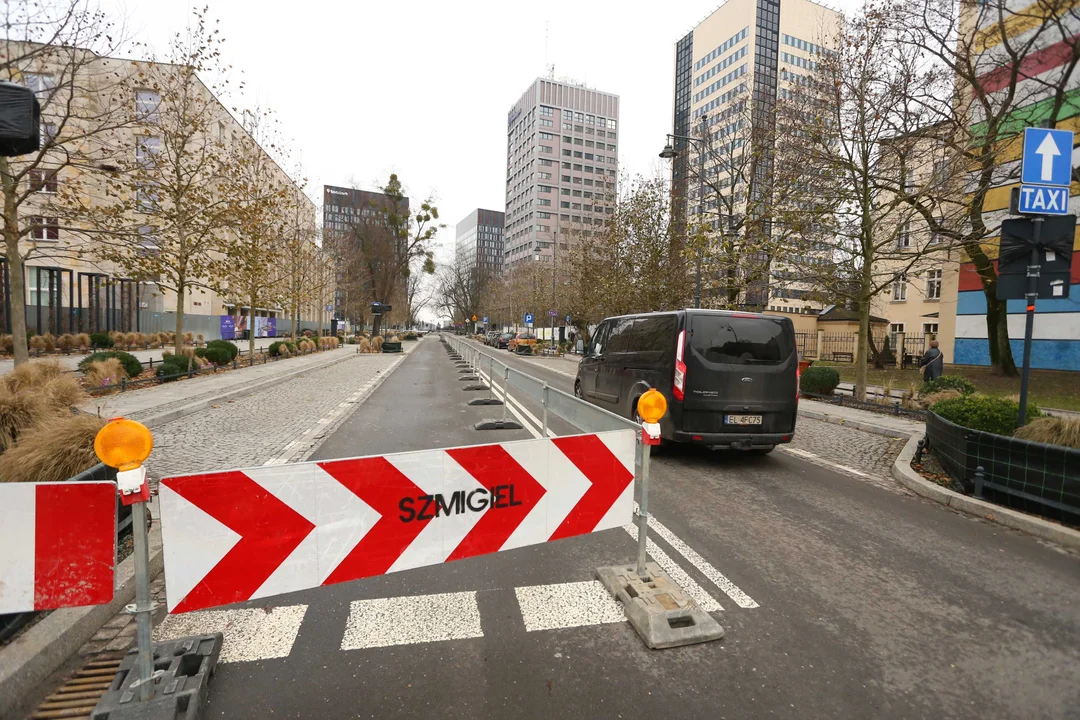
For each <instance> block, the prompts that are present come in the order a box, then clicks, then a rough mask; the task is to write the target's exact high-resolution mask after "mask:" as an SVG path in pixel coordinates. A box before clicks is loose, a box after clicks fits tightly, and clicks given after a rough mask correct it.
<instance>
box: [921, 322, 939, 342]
mask: <svg viewBox="0 0 1080 720" xmlns="http://www.w3.org/2000/svg"><path fill="white" fill-rule="evenodd" d="M937 326H938V324H937V323H923V324H922V331H923V335H929V336H930V339H931V340H933V339H934V338H936V337H937Z"/></svg>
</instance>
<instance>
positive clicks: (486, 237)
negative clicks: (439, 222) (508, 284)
mask: <svg viewBox="0 0 1080 720" xmlns="http://www.w3.org/2000/svg"><path fill="white" fill-rule="evenodd" d="M504 217H505V215H504V214H503V213H501V212H499V211H497V210H484V209H481V208H477V209H476V210H473V211H472V212H471V213H469V214H468V215H466V216H465V218H464V219H463V220H461V221H460V222H459V223H458V224H457V226H456V229H455V235H456V241H455V244H454V251H455V257H456V258H457V261H458V263H459V265H460V266H461V267H463V268H464V267H468V268H474V267H475V268H478V269H479V270H481V271H482V272H484V273H486V274H488V275H489V276H499V275H501V274H502V267H503V218H504Z"/></svg>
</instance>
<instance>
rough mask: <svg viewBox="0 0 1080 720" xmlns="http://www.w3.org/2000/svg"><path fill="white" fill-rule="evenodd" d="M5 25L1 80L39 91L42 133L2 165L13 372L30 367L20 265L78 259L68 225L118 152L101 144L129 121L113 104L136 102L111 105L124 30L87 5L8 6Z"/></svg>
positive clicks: (71, 0)
mask: <svg viewBox="0 0 1080 720" xmlns="http://www.w3.org/2000/svg"><path fill="white" fill-rule="evenodd" d="M3 16H4V36H3V40H2V44H0V77H2V79H4V80H8V81H11V82H15V83H19V84H23V85H26V86H28V87H30V88H32V89H33V90H34V91H35V92H36V94H37V97H38V101H39V102H40V104H41V121H42V124H41V129H42V131H43V132H42V137H41V145H40V147H39V149H38V150H37V151H35V152H32V153H29V154H26V155H22V156H19V157H15V158H4V157H0V191H2V192H3V203H4V209H3V213H4V219H3V223H4V259H5V260H6V262H7V267H8V273H9V277H10V288H9V294H10V298H11V328H12V334H13V336H14V337H13V346H14V354H15V364H16V365H18V364H21V363H24V362H26V361H27V360H28V359H29V352H28V349H27V338H26V335H27V333H26V296H27V293H26V271H25V268H26V263H27V262H28V261H30V260H40V259H46V258H52V259H61V258H72V257H75V256H76V255H77V254H78V253H79V249H80V248H79V244H80V241H79V240H78V238H79V236H78V235H77V234H72V233H70V232H68V231H69V230H72V229H76V230H81V228H73V226H72V215H73V212H72V205H73V203H75V204H77V202H76V199H77V198H79V197H80V196H83V195H85V194H87V193H92V192H94V187H93V186H94V183H95V182H96V180H97V178H98V176H99V173H100V172H101V171H100V167H102V166H108V165H109V164H110V163H111V162H112V158H113V157H114V156H115V154H116V153H117V152H118V151H120V149H119V148H117V147H116V146H113V145H110V144H108V143H107V142H105V140H106V138H107V136H108V135H109V134H110V133H112V132H113V131H115V130H116V129H118V128H121V127H123V126H124V125H126V124H127V122H128V117H127V114H126V113H123V112H121V107H123V106H122V105H119V104H117V103H127V102H132V101H133V99H132V98H125V97H122V96H121V97H119V98H118V97H117V95H118V88H120V87H121V86H122V82H121V78H120V77H119V76H118V75H117V65H118V62H117V61H113V60H111V59H109V56H110V55H113V54H116V53H117V52H118V51H119V50H120V49H121V48H122V47H123V46H124V44H125V43H124V41H123V40H122V37H123V29H122V28H119V27H116V26H115V25H114V24H113V23H112V22H110V21H109V19H108V18H107V17H106V15H105V14H104V13H102V12H101V11H100V10H98V9H97V8H96V7H95V6H93V5H92V4H90V3H88V2H85V1H84V0H40V1H32V0H8V2H5V3H4V10H3ZM61 231H64V237H61V236H60V233H61ZM38 292H41V290H40V289H39V290H38Z"/></svg>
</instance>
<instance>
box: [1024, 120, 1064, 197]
mask: <svg viewBox="0 0 1080 720" xmlns="http://www.w3.org/2000/svg"><path fill="white" fill-rule="evenodd" d="M1072 151H1073V133H1072V131H1071V130H1050V129H1048V128H1032V127H1029V128H1025V129H1024V158H1023V171H1022V172H1021V177H1020V182H1022V183H1024V184H1026V185H1059V186H1067V185H1069V182H1070V179H1071V176H1072Z"/></svg>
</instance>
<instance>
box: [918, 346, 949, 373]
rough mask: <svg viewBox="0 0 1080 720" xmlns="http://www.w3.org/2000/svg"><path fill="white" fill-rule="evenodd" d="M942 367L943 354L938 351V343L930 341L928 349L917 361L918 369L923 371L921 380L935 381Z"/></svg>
mask: <svg viewBox="0 0 1080 720" xmlns="http://www.w3.org/2000/svg"><path fill="white" fill-rule="evenodd" d="M944 365H945V354H944V353H942V352H941V350H939V349H938V341H937V340H931V341H930V347H929V348H928V349H927V351H926V352H925V353H923V356H922V358H920V359H919V367H921V368H922V369H923V380H927V381H929V380H937V379H938V378H939V377H941V371H942V368H943V367H944Z"/></svg>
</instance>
